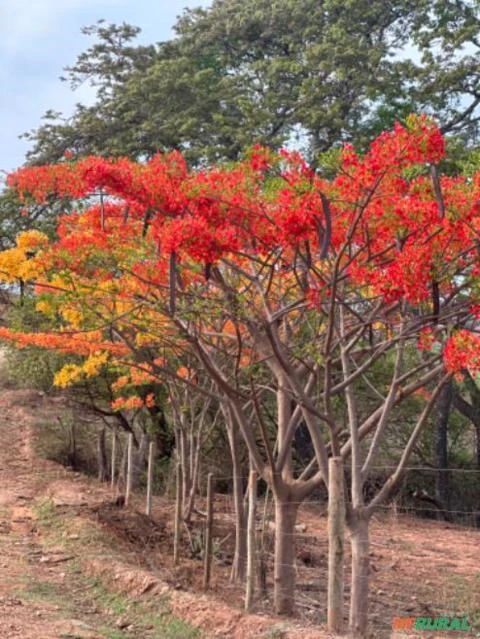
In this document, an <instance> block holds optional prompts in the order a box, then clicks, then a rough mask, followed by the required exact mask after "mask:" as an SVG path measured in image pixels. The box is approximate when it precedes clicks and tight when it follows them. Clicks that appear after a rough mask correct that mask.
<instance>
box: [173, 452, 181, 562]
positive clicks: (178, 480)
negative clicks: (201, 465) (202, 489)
mask: <svg viewBox="0 0 480 639" xmlns="http://www.w3.org/2000/svg"><path fill="white" fill-rule="evenodd" d="M175 471H176V474H175V476H176V482H175V489H176V494H175V531H174V534H173V563H174V564H178V559H179V556H178V555H179V551H180V527H181V525H182V511H183V500H182V465H181V464H180V462H179V461H177V464H176V466H175Z"/></svg>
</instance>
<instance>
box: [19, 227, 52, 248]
mask: <svg viewBox="0 0 480 639" xmlns="http://www.w3.org/2000/svg"><path fill="white" fill-rule="evenodd" d="M47 245H48V237H47V236H46V235H45V233H41V232H40V231H35V230H31V231H23V233H19V234H18V235H17V247H18V248H19V249H22V250H23V251H25V252H28V251H38V250H39V249H41V248H45V246H47Z"/></svg>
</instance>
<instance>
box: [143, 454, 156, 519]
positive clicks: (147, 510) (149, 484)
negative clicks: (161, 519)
mask: <svg viewBox="0 0 480 639" xmlns="http://www.w3.org/2000/svg"><path fill="white" fill-rule="evenodd" d="M154 450H155V445H154V443H153V442H150V444H149V446H148V470H147V505H146V507H145V513H146V515H147V517H150V516H151V514H152V495H153V466H154V456H153V454H154Z"/></svg>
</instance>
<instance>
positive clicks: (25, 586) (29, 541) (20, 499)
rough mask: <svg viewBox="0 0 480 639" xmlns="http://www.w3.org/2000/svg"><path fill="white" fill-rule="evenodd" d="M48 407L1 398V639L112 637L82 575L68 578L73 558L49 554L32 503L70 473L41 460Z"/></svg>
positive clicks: (15, 396) (107, 618) (21, 395)
mask: <svg viewBox="0 0 480 639" xmlns="http://www.w3.org/2000/svg"><path fill="white" fill-rule="evenodd" d="M42 401H43V399H42V397H41V395H40V394H38V393H35V392H27V391H18V390H17V391H12V390H3V391H2V395H1V397H0V568H1V577H0V637H2V638H3V637H5V638H7V637H8V638H9V639H10V638H12V639H13V638H14V637H19V638H22V639H30V638H32V639H33V638H35V639H59V638H61V637H65V638H67V637H70V638H73V637H76V638H78V639H80V638H84V639H94V638H97V637H98V638H101V637H112V636H114V635H113V634H112V632H110V630H109V628H112V629H114V628H115V620H113V621H112V615H111V612H110V611H108V610H102V609H101V608H99V607H98V605H97V604H96V602H95V601H94V598H93V597H90V596H89V593H88V587H86V584H85V582H84V580H83V579H82V577H81V575H79V574H78V573H76V572H75V571H74V570H67V566H68V564H69V562H71V561H72V560H73V559H74V557H69V556H67V555H65V553H64V552H63V551H62V550H61V549H55V548H48V549H47V548H45V547H44V545H43V539H42V536H41V535H39V533H38V531H37V529H36V526H35V518H34V513H33V512H32V510H31V505H32V503H33V502H34V500H35V499H36V498H38V497H39V496H40V495H42V494H43V493H44V491H45V490H46V487H47V485H48V484H49V483H50V482H52V481H55V480H56V479H58V478H59V477H60V475H61V474H62V472H63V471H62V470H60V469H59V467H58V466H56V465H55V464H51V463H49V462H46V461H39V460H34V456H33V449H32V441H31V433H30V429H29V421H30V420H31V417H30V415H31V411H32V410H35V406H36V405H38V404H41V403H42ZM29 413H30V414H29ZM109 613H110V614H109ZM104 629H106V630H104Z"/></svg>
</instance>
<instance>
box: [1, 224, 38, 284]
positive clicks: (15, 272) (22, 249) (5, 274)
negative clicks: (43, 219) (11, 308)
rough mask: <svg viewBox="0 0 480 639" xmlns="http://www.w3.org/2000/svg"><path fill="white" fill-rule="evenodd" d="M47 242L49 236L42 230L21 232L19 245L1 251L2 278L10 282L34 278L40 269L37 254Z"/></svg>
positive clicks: (18, 239)
mask: <svg viewBox="0 0 480 639" xmlns="http://www.w3.org/2000/svg"><path fill="white" fill-rule="evenodd" d="M47 244H48V237H47V236H46V235H45V234H44V233H40V231H24V232H23V233H19V234H18V235H17V246H16V247H15V248H11V249H7V250H6V251H2V252H1V253H0V280H1V281H3V282H8V283H13V282H15V281H16V280H19V279H21V280H24V281H28V280H34V279H35V278H36V276H37V274H38V271H39V268H38V266H39V265H38V263H37V260H36V259H35V255H36V253H37V252H38V251H39V250H41V249H42V248H45V247H46V246H47Z"/></svg>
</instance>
